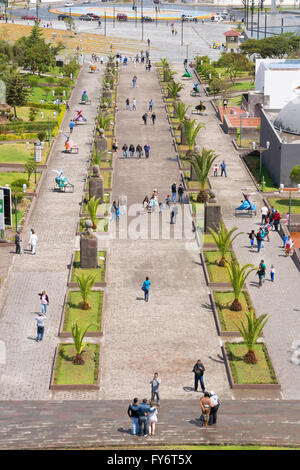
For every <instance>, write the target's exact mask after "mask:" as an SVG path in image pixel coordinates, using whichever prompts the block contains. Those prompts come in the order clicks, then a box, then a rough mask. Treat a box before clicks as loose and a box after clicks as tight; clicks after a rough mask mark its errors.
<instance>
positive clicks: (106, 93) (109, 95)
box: [102, 83, 112, 100]
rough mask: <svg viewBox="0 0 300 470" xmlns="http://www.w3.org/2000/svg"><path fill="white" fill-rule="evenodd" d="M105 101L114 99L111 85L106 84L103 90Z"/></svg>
mask: <svg viewBox="0 0 300 470" xmlns="http://www.w3.org/2000/svg"><path fill="white" fill-rule="evenodd" d="M102 96H103V99H104V100H105V99H108V100H111V99H112V91H111V89H110V85H109V83H106V85H105V89H104V90H103V94H102Z"/></svg>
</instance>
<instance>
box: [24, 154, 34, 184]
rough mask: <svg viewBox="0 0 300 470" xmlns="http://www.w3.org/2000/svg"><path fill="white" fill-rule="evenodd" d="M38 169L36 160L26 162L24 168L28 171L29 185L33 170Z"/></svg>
mask: <svg viewBox="0 0 300 470" xmlns="http://www.w3.org/2000/svg"><path fill="white" fill-rule="evenodd" d="M36 169H37V163H36V162H35V161H34V160H28V161H27V162H26V163H25V164H24V170H25V171H26V172H27V177H28V185H30V178H31V175H32V174H33V172H34V171H35V170H36Z"/></svg>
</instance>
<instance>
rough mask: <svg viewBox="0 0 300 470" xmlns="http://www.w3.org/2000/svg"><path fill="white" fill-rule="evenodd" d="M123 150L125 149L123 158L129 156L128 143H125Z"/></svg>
mask: <svg viewBox="0 0 300 470" xmlns="http://www.w3.org/2000/svg"><path fill="white" fill-rule="evenodd" d="M122 150H123V158H127V150H128V146H127V144H124V145H123V147H122Z"/></svg>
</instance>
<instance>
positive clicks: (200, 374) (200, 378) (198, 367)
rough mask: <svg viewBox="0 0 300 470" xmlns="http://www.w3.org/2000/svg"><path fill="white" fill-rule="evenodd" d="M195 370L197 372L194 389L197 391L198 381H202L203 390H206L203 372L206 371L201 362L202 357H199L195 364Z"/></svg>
mask: <svg viewBox="0 0 300 470" xmlns="http://www.w3.org/2000/svg"><path fill="white" fill-rule="evenodd" d="M193 372H194V374H195V387H194V390H195V392H197V391H198V382H200V385H201V389H202V392H203V393H204V392H205V385H204V380H203V374H204V372H205V367H204V365H203V364H202V362H201V359H198V361H197V362H196V364H195V365H194V368H193Z"/></svg>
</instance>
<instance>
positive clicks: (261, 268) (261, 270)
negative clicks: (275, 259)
mask: <svg viewBox="0 0 300 470" xmlns="http://www.w3.org/2000/svg"><path fill="white" fill-rule="evenodd" d="M262 261H263V260H262ZM265 273H266V265H265V264H264V263H263V262H260V264H259V267H258V270H257V273H256V274H257V275H258V280H259V282H258V287H261V286H262V285H263V281H264V277H265Z"/></svg>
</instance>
